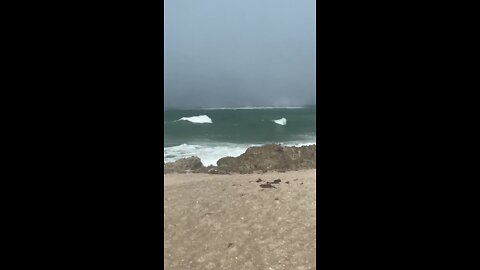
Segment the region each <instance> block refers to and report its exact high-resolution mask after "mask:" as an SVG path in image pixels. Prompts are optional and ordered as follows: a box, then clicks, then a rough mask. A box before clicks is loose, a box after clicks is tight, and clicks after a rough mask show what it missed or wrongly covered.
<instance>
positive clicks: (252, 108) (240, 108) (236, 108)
mask: <svg viewBox="0 0 480 270" xmlns="http://www.w3.org/2000/svg"><path fill="white" fill-rule="evenodd" d="M303 108H305V107H297V106H291V107H234V108H227V107H222V108H203V109H202V110H266V109H303Z"/></svg>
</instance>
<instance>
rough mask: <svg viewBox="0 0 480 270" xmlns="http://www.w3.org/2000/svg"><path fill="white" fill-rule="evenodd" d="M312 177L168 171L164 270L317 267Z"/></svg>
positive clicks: (302, 172)
mask: <svg viewBox="0 0 480 270" xmlns="http://www.w3.org/2000/svg"><path fill="white" fill-rule="evenodd" d="M315 177H316V170H315V169H308V170H300V171H287V172H285V173H279V172H268V173H263V174H232V175H212V174H201V173H195V174H193V173H187V174H165V175H164V267H165V269H169V270H184V269H265V270H269V269H291V270H293V269H298V270H301V269H303V270H306V269H316V181H315ZM259 179H261V180H259ZM278 179H279V180H280V181H281V182H279V181H278ZM275 180H277V181H275ZM267 182H269V183H267ZM275 182H277V183H275Z"/></svg>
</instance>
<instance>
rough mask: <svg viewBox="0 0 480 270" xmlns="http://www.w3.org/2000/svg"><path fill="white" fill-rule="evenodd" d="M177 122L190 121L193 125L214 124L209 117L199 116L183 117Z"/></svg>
mask: <svg viewBox="0 0 480 270" xmlns="http://www.w3.org/2000/svg"><path fill="white" fill-rule="evenodd" d="M176 121H189V122H192V123H197V124H204V123H210V124H211V123H213V122H212V119H210V117H208V116H207V115H198V116H191V117H182V118H180V119H178V120H176Z"/></svg>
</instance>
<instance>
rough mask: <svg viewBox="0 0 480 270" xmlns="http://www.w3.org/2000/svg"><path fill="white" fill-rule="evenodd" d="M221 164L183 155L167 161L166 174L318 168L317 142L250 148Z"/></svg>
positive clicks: (219, 161)
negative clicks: (212, 163) (205, 162)
mask: <svg viewBox="0 0 480 270" xmlns="http://www.w3.org/2000/svg"><path fill="white" fill-rule="evenodd" d="M216 164H217V166H214V165H209V166H208V167H205V166H204V164H203V163H202V161H201V159H200V158H199V157H197V156H191V157H188V158H181V159H178V160H176V161H175V162H168V163H165V162H164V174H169V173H174V172H176V173H188V172H193V173H209V174H230V173H240V174H248V173H255V172H263V173H265V172H268V171H279V172H285V171H296V170H299V169H315V168H316V144H310V145H303V146H286V145H282V144H265V145H261V146H252V147H248V148H247V149H246V150H245V151H244V152H243V153H242V154H240V155H239V156H235V157H231V156H226V157H222V158H220V159H218V160H217V162H216Z"/></svg>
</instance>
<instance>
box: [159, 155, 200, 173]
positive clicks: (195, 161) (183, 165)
mask: <svg viewBox="0 0 480 270" xmlns="http://www.w3.org/2000/svg"><path fill="white" fill-rule="evenodd" d="M163 168H164V171H165V172H166V173H172V172H176V173H186V172H195V171H198V170H202V168H204V166H203V164H202V161H201V160H200V158H198V157H189V158H182V159H179V160H177V161H175V162H171V163H166V164H165V165H164V166H163Z"/></svg>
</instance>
